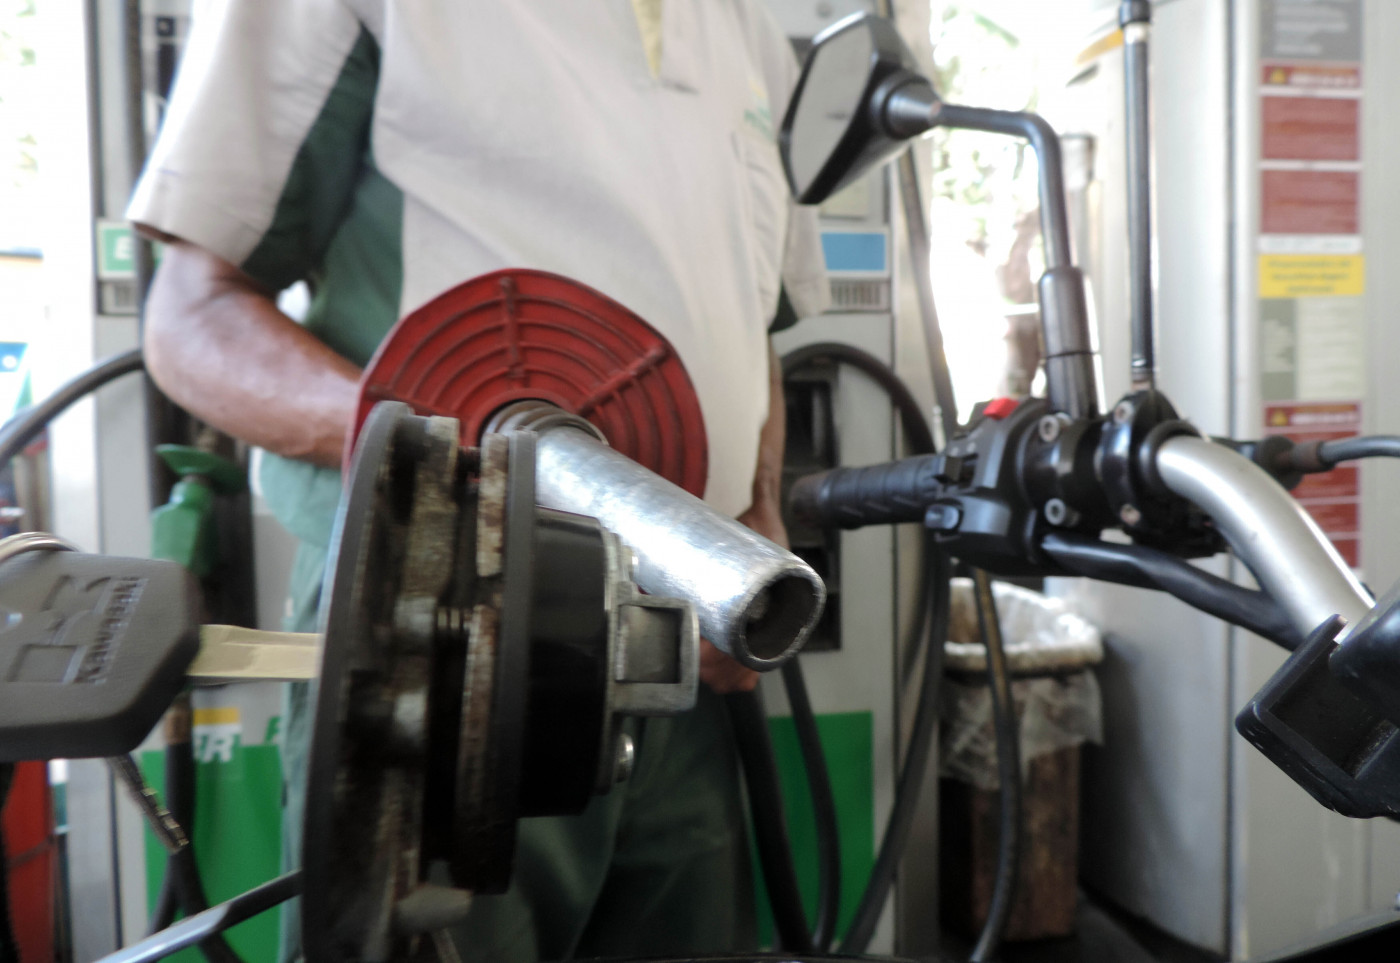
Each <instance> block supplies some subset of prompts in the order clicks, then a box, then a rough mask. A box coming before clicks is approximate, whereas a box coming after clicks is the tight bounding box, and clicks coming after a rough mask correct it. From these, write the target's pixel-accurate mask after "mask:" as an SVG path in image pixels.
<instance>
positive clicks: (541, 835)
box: [453, 686, 757, 963]
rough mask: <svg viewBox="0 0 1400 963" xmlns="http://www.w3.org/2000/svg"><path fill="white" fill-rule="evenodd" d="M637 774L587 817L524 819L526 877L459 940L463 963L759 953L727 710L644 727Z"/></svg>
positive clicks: (520, 860)
mask: <svg viewBox="0 0 1400 963" xmlns="http://www.w3.org/2000/svg"><path fill="white" fill-rule="evenodd" d="M634 731H635V732H636V739H637V768H636V771H635V772H634V773H633V775H632V778H631V779H630V780H628V782H627V783H626V784H625V785H622V786H618V787H617V788H615V789H614V790H613V791H612V792H611V793H609V794H608V795H606V796H598V797H595V798H594V800H593V801H592V803H591V804H590V805H589V806H588V808H587V809H586V810H584V812H583V813H582V814H581V815H578V816H568V817H557V818H543V819H527V820H523V821H522V822H521V824H520V831H519V837H518V839H517V842H516V862H515V876H514V879H513V881H512V884H511V888H510V890H509V891H508V892H506V893H505V894H503V895H501V896H479V897H477V898H476V899H475V901H474V902H473V903H472V909H471V915H470V916H469V917H468V919H467V921H466V923H465V924H463V925H462V926H460V927H458V928H457V929H456V930H454V932H453V937H454V939H455V941H456V943H457V949H458V952H459V953H460V954H461V956H462V959H463V960H464V961H466V963H488V961H489V963H533V961H535V960H558V959H574V958H578V959H589V958H594V957H611V958H619V959H636V958H644V957H679V956H686V957H689V956H691V955H696V954H709V953H720V952H725V951H733V950H752V949H753V948H754V947H755V946H756V945H757V927H756V925H755V922H754V902H753V876H752V869H751V866H750V862H749V857H748V841H747V838H746V835H745V832H746V831H745V817H744V812H743V807H742V804H741V802H740V799H741V796H740V792H739V784H738V763H737V759H736V756H735V752H734V741H733V737H732V735H731V734H730V731H729V720H728V717H727V715H726V714H725V711H724V703H723V700H721V699H720V697H719V696H716V695H715V694H714V693H712V692H710V690H709V689H707V688H705V687H704V686H701V694H700V699H699V704H698V705H697V706H696V708H695V709H694V710H693V711H691V712H688V713H686V714H685V715H682V716H677V717H675V718H669V719H647V720H644V721H642V722H640V723H639V724H638V726H637V728H636V729H635V730H634Z"/></svg>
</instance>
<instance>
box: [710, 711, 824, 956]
mask: <svg viewBox="0 0 1400 963" xmlns="http://www.w3.org/2000/svg"><path fill="white" fill-rule="evenodd" d="M724 702H725V706H726V708H727V709H728V710H729V718H730V721H731V723H732V725H733V727H734V733H735V736H736V738H735V743H736V745H737V746H738V748H739V762H740V764H741V765H742V766H743V769H744V782H745V783H746V784H747V785H748V787H749V814H750V816H751V817H752V819H753V835H754V842H755V844H756V845H757V846H758V857H759V861H760V863H761V864H762V866H763V882H764V885H765V887H766V889H767V890H768V902H769V904H770V905H771V906H772V908H773V926H774V928H775V929H776V930H777V933H778V948H779V949H782V950H786V951H788V952H791V953H811V952H812V935H811V933H810V931H809V930H808V929H807V916H806V913H805V912H804V911H803V909H802V894H801V892H800V891H799V890H798V887H797V872H796V870H795V869H794V868H793V863H792V842H791V840H790V839H789V837H788V831H787V818H786V816H785V815H784V813H783V794H782V787H781V786H779V784H778V767H777V763H776V762H775V761H774V758H773V740H772V738H771V736H770V735H769V732H768V715H767V713H766V712H764V710H763V697H762V696H761V695H760V694H759V693H758V691H757V690H755V691H753V692H733V693H730V694H729V695H726V696H725V697H724Z"/></svg>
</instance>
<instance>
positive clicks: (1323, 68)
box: [1260, 61, 1361, 91]
mask: <svg viewBox="0 0 1400 963" xmlns="http://www.w3.org/2000/svg"><path fill="white" fill-rule="evenodd" d="M1263 71H1264V72H1263V76H1262V77H1261V78H1260V79H1261V80H1262V81H1263V84H1264V86H1265V87H1289V88H1292V89H1293V90H1300V91H1301V90H1318V91H1334V90H1335V91H1341V90H1356V91H1359V90H1360V89H1361V66H1360V65H1359V64H1310V63H1279V62H1277V61H1275V62H1272V63H1270V62H1267V61H1266V62H1265V63H1264V65H1263Z"/></svg>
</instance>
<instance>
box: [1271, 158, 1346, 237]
mask: <svg viewBox="0 0 1400 963" xmlns="http://www.w3.org/2000/svg"><path fill="white" fill-rule="evenodd" d="M1261 173H1262V187H1263V191H1262V199H1261V208H1262V210H1261V212H1260V222H1261V223H1260V227H1259V230H1260V231H1261V232H1262V233H1264V234H1355V233H1357V232H1358V231H1359V230H1360V228H1361V215H1360V210H1361V207H1360V198H1361V175H1360V174H1358V173H1357V172H1356V171H1262V172H1261Z"/></svg>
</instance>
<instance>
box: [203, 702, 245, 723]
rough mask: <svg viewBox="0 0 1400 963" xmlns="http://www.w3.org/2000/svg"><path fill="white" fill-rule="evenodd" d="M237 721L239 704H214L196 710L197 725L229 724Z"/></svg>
mask: <svg viewBox="0 0 1400 963" xmlns="http://www.w3.org/2000/svg"><path fill="white" fill-rule="evenodd" d="M237 723H238V706H214V707H213V708H209V709H196V710H194V724H195V725H197V726H228V725H236V724H237Z"/></svg>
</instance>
